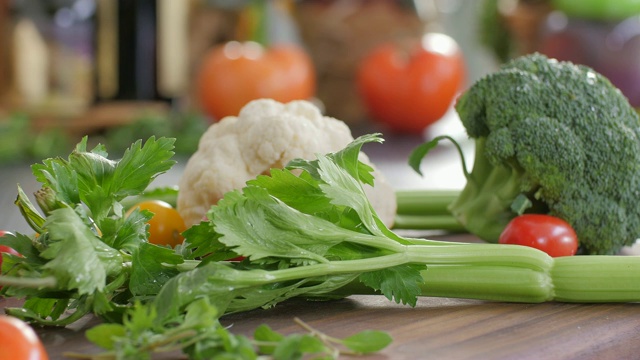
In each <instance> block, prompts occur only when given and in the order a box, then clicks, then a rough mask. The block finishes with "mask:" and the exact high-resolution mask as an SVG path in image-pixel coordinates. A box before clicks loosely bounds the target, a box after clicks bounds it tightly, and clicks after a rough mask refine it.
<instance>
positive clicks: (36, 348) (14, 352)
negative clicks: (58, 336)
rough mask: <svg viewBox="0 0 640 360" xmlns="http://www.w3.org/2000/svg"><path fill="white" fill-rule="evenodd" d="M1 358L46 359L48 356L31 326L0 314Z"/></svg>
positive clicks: (12, 359)
mask: <svg viewBox="0 0 640 360" xmlns="http://www.w3.org/2000/svg"><path fill="white" fill-rule="evenodd" d="M0 359H1V360H9V359H11V360H47V359H49V356H48V355H47V351H46V350H45V349H44V346H43V345H42V342H41V341H40V339H39V338H38V335H37V334H36V332H35V331H33V328H31V326H29V325H28V324H27V323H25V322H24V321H22V320H20V319H18V318H16V317H13V316H6V315H0Z"/></svg>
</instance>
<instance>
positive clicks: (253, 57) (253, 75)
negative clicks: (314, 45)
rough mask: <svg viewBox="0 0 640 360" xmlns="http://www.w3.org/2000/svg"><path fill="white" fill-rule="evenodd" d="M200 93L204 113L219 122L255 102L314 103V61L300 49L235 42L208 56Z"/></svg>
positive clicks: (201, 74)
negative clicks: (303, 101) (268, 100)
mask: <svg viewBox="0 0 640 360" xmlns="http://www.w3.org/2000/svg"><path fill="white" fill-rule="evenodd" d="M197 93H198V96H199V99H200V102H201V105H202V107H203V108H204V111H205V112H206V113H207V114H208V115H209V116H211V117H213V118H214V120H219V119H222V118H223V117H225V116H229V115H234V116H235V115H238V113H239V112H240V109H242V107H243V106H244V105H246V104H247V103H248V102H249V101H251V100H255V99H260V98H271V99H274V100H277V101H279V102H289V101H292V100H306V99H310V98H311V97H313V95H314V94H315V72H314V68H313V63H312V61H311V58H310V57H309V56H308V55H307V53H306V52H305V51H304V50H303V49H302V48H300V47H297V46H294V45H276V46H273V47H271V48H264V47H262V46H261V45H260V44H258V43H255V42H245V43H240V42H237V41H231V42H228V43H226V44H224V45H220V46H217V47H215V48H213V49H211V50H210V51H209V52H208V53H207V54H206V55H205V56H204V58H203V60H202V63H201V66H200V69H199V73H198V74H197Z"/></svg>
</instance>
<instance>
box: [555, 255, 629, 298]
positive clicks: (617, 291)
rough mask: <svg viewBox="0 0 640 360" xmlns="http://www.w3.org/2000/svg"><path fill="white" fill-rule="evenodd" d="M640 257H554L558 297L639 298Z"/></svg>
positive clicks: (556, 294) (556, 296)
mask: <svg viewBox="0 0 640 360" xmlns="http://www.w3.org/2000/svg"><path fill="white" fill-rule="evenodd" d="M638 274H640V257H637V256H606V255H598V256H596V255H581V256H567V257H559V258H556V259H555V263H554V266H553V269H552V271H551V276H552V278H553V284H554V286H555V300H557V301H565V302H637V301H640V280H639V276H638Z"/></svg>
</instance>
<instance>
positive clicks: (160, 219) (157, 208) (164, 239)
mask: <svg viewBox="0 0 640 360" xmlns="http://www.w3.org/2000/svg"><path fill="white" fill-rule="evenodd" d="M135 208H138V209H140V210H148V211H150V212H152V213H153V217H152V218H151V220H149V223H148V224H149V242H150V243H152V244H156V245H170V246H171V247H175V246H176V245H179V244H182V242H183V241H184V238H183V237H182V235H181V233H182V232H183V231H185V230H186V229H187V227H186V225H185V223H184V220H183V219H182V217H181V216H180V213H178V211H177V210H176V209H174V208H173V207H172V206H171V205H169V204H168V203H166V202H164V201H160V200H148V201H143V202H140V203H139V204H137V205H135V206H134V207H133V208H132V209H131V210H130V211H129V212H131V211H133V209H135Z"/></svg>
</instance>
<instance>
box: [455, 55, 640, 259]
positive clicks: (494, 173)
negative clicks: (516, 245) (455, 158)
mask: <svg viewBox="0 0 640 360" xmlns="http://www.w3.org/2000/svg"><path fill="white" fill-rule="evenodd" d="M456 111H457V112H458V114H459V115H460V119H461V121H462V123H463V124H464V126H465V128H466V130H467V133H468V135H469V136H470V137H471V138H473V139H475V146H476V148H475V162H474V165H473V168H472V169H471V171H470V172H469V173H467V180H468V181H467V184H466V186H465V187H464V188H463V189H462V191H461V192H460V194H459V196H458V197H457V199H456V200H455V201H454V202H453V203H452V204H451V205H450V207H449V210H450V211H451V212H452V214H453V215H454V216H455V217H456V218H457V219H458V220H459V221H460V222H461V223H462V225H463V226H465V228H466V229H467V230H468V231H470V232H471V233H474V234H476V235H477V236H479V237H480V238H482V239H484V240H487V241H490V242H496V241H497V240H498V237H499V235H500V233H501V232H502V230H503V229H504V227H505V226H506V224H507V223H508V222H509V221H510V220H511V219H512V218H513V217H515V216H516V215H517V214H518V213H522V212H525V213H546V214H550V215H553V216H557V217H560V218H562V219H564V220H566V221H567V222H568V223H570V224H571V225H572V226H573V228H574V230H575V231H576V233H577V235H578V238H579V243H580V250H581V252H582V253H584V254H613V253H616V252H618V251H619V250H620V249H621V248H622V247H623V246H625V245H632V244H633V243H634V242H635V241H636V239H637V238H638V237H639V236H640V206H638V200H639V199H640V196H639V195H640V194H639V193H640V119H639V117H638V114H637V112H636V111H635V110H634V109H633V108H632V107H631V106H630V105H629V102H628V100H627V99H626V98H625V97H624V96H623V95H622V93H621V92H620V90H618V89H617V88H616V87H614V86H613V85H612V84H611V82H609V80H607V79H606V78H605V77H603V76H601V75H600V74H598V73H596V72H595V71H593V70H592V69H590V68H588V67H585V66H580V65H575V64H572V63H569V62H558V61H556V60H553V59H549V58H547V57H545V56H543V55H541V54H531V55H527V56H523V57H519V58H517V59H514V60H512V61H510V62H508V63H506V64H505V65H504V66H503V67H502V68H501V69H499V70H498V71H497V72H495V73H493V74H490V75H487V76H485V77H484V78H482V79H480V80H479V81H477V82H476V83H475V84H474V85H472V86H471V87H470V88H469V89H468V91H466V92H465V93H464V94H463V95H462V96H461V97H460V99H459V101H458V102H457V104H456ZM523 200H524V201H523ZM523 205H526V206H523Z"/></svg>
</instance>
